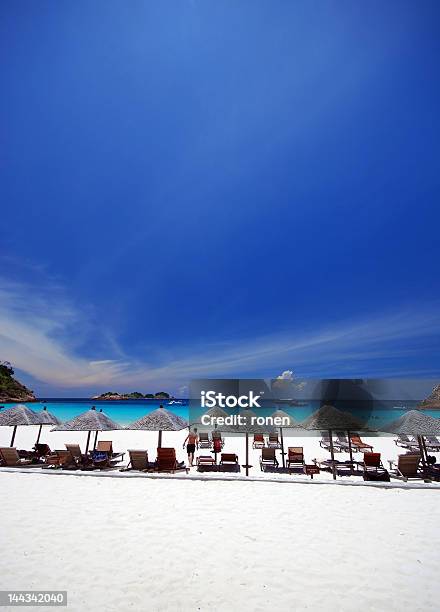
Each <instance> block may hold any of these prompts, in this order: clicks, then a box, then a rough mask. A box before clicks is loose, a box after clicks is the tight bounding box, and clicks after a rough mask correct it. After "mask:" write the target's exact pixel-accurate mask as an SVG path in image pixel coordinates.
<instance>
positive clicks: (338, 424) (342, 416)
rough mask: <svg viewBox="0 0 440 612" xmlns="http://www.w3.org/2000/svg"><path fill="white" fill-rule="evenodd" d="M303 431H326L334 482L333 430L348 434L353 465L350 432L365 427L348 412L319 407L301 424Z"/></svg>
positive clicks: (331, 407)
mask: <svg viewBox="0 0 440 612" xmlns="http://www.w3.org/2000/svg"><path fill="white" fill-rule="evenodd" d="M302 426H303V427H304V429H307V430H309V431H316V430H319V431H321V430H327V431H328V434H329V438H330V455H331V461H332V472H333V479H334V480H336V466H335V452H334V448H333V430H335V429H342V430H346V431H347V432H348V445H349V450H350V461H351V462H352V463H353V453H352V450H351V440H350V431H353V430H357V429H363V430H365V429H366V428H365V426H364V425H363V423H361V421H359V420H358V419H356V418H355V417H354V416H353V415H352V414H350V413H349V412H343V411H342V410H338V409H337V408H335V407H334V406H329V405H325V406H321V408H319V409H318V410H316V411H315V412H314V413H313V414H311V415H310V416H309V417H308V418H307V419H305V420H304V421H303V422H302Z"/></svg>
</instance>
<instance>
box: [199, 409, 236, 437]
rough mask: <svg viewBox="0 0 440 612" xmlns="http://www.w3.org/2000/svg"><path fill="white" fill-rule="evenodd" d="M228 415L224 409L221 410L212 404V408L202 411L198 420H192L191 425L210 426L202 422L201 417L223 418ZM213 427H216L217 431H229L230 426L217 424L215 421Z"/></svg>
mask: <svg viewBox="0 0 440 612" xmlns="http://www.w3.org/2000/svg"><path fill="white" fill-rule="evenodd" d="M228 416H230V415H228V413H227V412H226V411H225V410H223V409H222V408H219V407H218V406H214V408H210V409H209V410H207V411H206V412H204V413H203V414H202V416H201V417H200V419H199V420H198V421H194V423H192V425H197V426H199V427H206V428H210V427H211V426H208V425H204V424H203V421H202V419H203V417H208V418H210V419H225V418H226V417H228ZM214 429H218V430H219V431H230V429H231V427H230V426H229V425H220V426H218V425H217V423H215V424H214Z"/></svg>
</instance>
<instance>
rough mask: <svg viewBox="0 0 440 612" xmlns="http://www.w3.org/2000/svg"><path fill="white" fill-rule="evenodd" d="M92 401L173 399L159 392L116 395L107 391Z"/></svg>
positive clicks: (134, 392)
mask: <svg viewBox="0 0 440 612" xmlns="http://www.w3.org/2000/svg"><path fill="white" fill-rule="evenodd" d="M92 399H94V400H133V399H135V400H137V399H139V400H140V399H173V396H172V395H170V394H169V393H166V392H165V391H159V392H158V393H145V395H144V394H143V393H139V391H132V392H131V393H117V392H116V391H107V392H106V393H101V395H94V396H93V397H92Z"/></svg>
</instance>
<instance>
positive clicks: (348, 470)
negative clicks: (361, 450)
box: [313, 459, 357, 476]
mask: <svg viewBox="0 0 440 612" xmlns="http://www.w3.org/2000/svg"><path fill="white" fill-rule="evenodd" d="M313 463H314V464H315V466H317V467H319V468H320V469H321V470H325V471H327V472H332V471H333V466H334V468H335V470H336V473H337V475H338V476H353V474H354V466H355V465H357V463H356V462H355V461H339V460H338V459H335V460H334V461H332V460H331V459H313Z"/></svg>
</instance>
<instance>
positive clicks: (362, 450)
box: [350, 434, 373, 453]
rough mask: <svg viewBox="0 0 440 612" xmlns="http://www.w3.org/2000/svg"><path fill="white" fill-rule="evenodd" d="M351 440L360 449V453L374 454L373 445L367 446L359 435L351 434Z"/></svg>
mask: <svg viewBox="0 0 440 612" xmlns="http://www.w3.org/2000/svg"><path fill="white" fill-rule="evenodd" d="M350 440H351V443H352V444H355V445H356V446H357V448H358V449H359V452H360V453H372V452H373V447H372V446H371V444H367V443H366V442H363V441H362V440H361V438H360V436H359V434H350Z"/></svg>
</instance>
